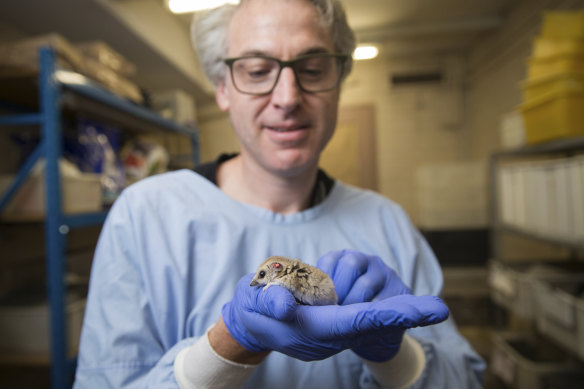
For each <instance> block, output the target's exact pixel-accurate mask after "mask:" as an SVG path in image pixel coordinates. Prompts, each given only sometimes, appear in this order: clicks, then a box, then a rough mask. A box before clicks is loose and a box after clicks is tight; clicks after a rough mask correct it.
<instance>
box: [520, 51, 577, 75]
mask: <svg viewBox="0 0 584 389" xmlns="http://www.w3.org/2000/svg"><path fill="white" fill-rule="evenodd" d="M566 73H580V74H584V56H581V57H580V56H573V55H557V56H554V57H546V58H531V59H530V60H529V62H528V66H527V76H528V78H530V79H531V78H538V77H545V76H556V75H560V74H566Z"/></svg>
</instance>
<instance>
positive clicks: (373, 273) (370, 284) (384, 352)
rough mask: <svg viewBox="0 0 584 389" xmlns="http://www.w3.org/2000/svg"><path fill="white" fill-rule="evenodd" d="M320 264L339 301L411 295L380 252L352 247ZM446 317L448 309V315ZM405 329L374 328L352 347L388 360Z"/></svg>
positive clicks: (370, 356) (373, 357) (367, 356)
mask: <svg viewBox="0 0 584 389" xmlns="http://www.w3.org/2000/svg"><path fill="white" fill-rule="evenodd" d="M317 266H318V267H319V268H320V269H321V270H323V271H324V272H326V273H327V274H328V275H330V276H331V278H332V280H333V283H334V285H335V290H336V291H337V295H338V296H339V304H342V305H349V304H356V303H365V302H379V301H385V300H392V299H395V297H394V296H404V297H405V296H407V295H411V292H410V290H409V288H408V287H407V286H406V285H405V284H404V283H403V282H402V280H401V279H400V278H399V276H398V275H397V274H396V273H395V271H393V269H391V268H390V267H389V266H387V265H386V264H385V263H384V262H383V261H382V260H381V259H380V258H379V257H377V256H372V255H367V254H364V253H361V252H358V251H352V250H342V251H332V252H329V253H328V254H326V255H325V256H323V257H322V258H320V259H319V260H318V264H317ZM412 297H413V296H412ZM392 301H393V300H392ZM437 313H438V312H437ZM446 317H448V313H446V316H445V317H444V319H446ZM444 319H443V320H444ZM405 330H406V328H404V327H401V328H395V327H392V328H388V329H387V330H385V331H376V332H373V333H372V334H368V335H365V336H364V337H363V338H362V343H361V345H359V346H357V347H353V348H352V349H353V351H354V352H355V353H356V354H357V355H359V356H361V357H362V358H365V359H368V360H372V361H376V362H382V361H387V360H389V359H391V358H393V357H394V356H395V354H396V353H397V352H398V351H399V347H400V345H401V342H402V339H403V335H404V332H405Z"/></svg>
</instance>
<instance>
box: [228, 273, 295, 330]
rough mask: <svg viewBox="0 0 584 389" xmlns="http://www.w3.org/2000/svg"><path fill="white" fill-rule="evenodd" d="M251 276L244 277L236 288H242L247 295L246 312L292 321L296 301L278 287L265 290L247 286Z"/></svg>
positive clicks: (287, 292)
mask: <svg viewBox="0 0 584 389" xmlns="http://www.w3.org/2000/svg"><path fill="white" fill-rule="evenodd" d="M252 279H253V274H252V273H250V274H247V275H245V276H244V277H243V278H242V279H241V280H240V281H239V284H241V285H238V288H240V287H241V288H244V290H245V292H247V293H248V303H247V307H246V309H247V310H248V311H254V312H258V313H260V314H262V315H266V316H269V317H271V318H274V319H277V320H292V319H293V318H294V312H295V310H296V305H297V304H296V299H295V298H294V296H293V295H292V293H290V292H289V291H288V290H286V289H284V288H282V287H281V286H278V285H272V286H270V287H269V288H267V289H265V290H264V289H263V287H253V286H249V284H250V282H251V280H252Z"/></svg>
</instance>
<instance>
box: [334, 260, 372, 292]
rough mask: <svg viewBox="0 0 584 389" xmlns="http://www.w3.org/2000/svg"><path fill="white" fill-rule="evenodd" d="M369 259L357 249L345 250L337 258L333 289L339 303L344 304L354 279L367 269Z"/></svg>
mask: <svg viewBox="0 0 584 389" xmlns="http://www.w3.org/2000/svg"><path fill="white" fill-rule="evenodd" d="M368 265H369V261H368V259H367V257H366V256H365V255H364V254H362V253H360V252H357V251H345V252H343V255H342V256H341V258H340V259H339V260H338V263H337V268H336V270H335V274H334V277H333V283H334V284H335V291H336V292H337V295H338V296H339V304H345V298H346V297H347V295H348V294H349V292H350V290H351V288H352V287H353V284H354V283H355V281H356V280H357V279H358V278H359V277H360V276H361V275H362V274H364V273H365V272H366V271H367V267H368Z"/></svg>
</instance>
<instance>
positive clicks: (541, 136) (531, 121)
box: [520, 91, 584, 144]
mask: <svg viewBox="0 0 584 389" xmlns="http://www.w3.org/2000/svg"><path fill="white" fill-rule="evenodd" d="M520 109H521V114H522V115H523V120H524V122H525V131H526V138H527V143H531V144H533V143H541V142H546V141H551V140H554V139H559V138H567V137H571V136H577V135H582V134H584V125H583V123H584V93H578V92H570V91H564V92H561V93H549V94H546V95H545V96H541V97H540V98H538V99H533V100H531V101H526V102H525V103H524V104H523V105H522V106H521V108H520Z"/></svg>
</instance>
